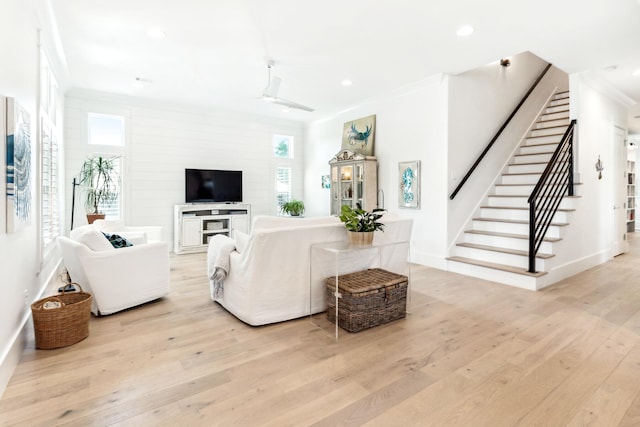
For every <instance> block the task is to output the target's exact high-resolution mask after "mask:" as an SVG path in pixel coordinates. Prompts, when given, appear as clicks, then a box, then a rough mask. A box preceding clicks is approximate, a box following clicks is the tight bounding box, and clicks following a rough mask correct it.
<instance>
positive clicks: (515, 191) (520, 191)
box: [494, 184, 582, 197]
mask: <svg viewBox="0 0 640 427" xmlns="http://www.w3.org/2000/svg"><path fill="white" fill-rule="evenodd" d="M533 187H534V184H524V185H496V186H495V187H494V189H495V191H494V193H495V194H496V195H498V196H525V195H526V196H527V197H529V194H531V192H532V191H533ZM581 189H582V186H581V185H574V186H573V195H574V196H580V190H581Z"/></svg>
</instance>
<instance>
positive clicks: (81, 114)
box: [65, 90, 305, 242]
mask: <svg viewBox="0 0 640 427" xmlns="http://www.w3.org/2000/svg"><path fill="white" fill-rule="evenodd" d="M65 111H66V122H65V143H66V151H65V156H66V173H67V177H69V178H68V181H69V183H67V192H66V194H67V195H68V203H67V207H68V212H67V218H69V217H70V215H71V212H70V207H71V180H72V179H73V177H74V176H77V174H78V171H79V170H80V167H81V164H82V162H83V160H84V159H85V158H86V157H87V156H88V155H90V154H91V153H93V152H101V153H105V154H109V153H112V154H121V155H123V156H124V158H123V163H124V172H123V176H122V180H123V191H124V194H123V206H124V212H123V213H124V218H123V219H124V220H125V222H126V223H128V224H131V225H160V226H162V228H163V239H164V240H166V241H167V242H171V241H172V239H173V206H174V205H176V204H181V203H184V170H185V168H201V169H231V170H242V171H243V187H244V188H243V190H244V191H243V192H244V195H243V196H244V197H243V198H244V201H245V202H246V203H250V204H251V209H252V216H255V215H270V214H275V213H277V212H276V209H275V207H274V206H275V205H274V203H275V202H274V200H275V188H274V186H275V178H274V170H275V165H276V163H275V160H274V158H273V148H272V137H273V135H274V134H280V135H292V136H293V137H294V145H295V155H296V157H295V159H294V161H293V164H292V173H293V185H294V187H293V196H294V197H297V198H302V197H303V191H304V182H303V179H304V178H303V165H304V145H305V144H304V125H303V124H302V123H298V122H295V121H288V120H278V119H274V118H269V117H260V116H252V115H247V114H240V113H235V112H229V111H223V110H215V109H206V108H199V107H195V106H184V105H175V104H170V103H165V102H159V101H150V100H146V99H140V98H133V97H127V96H118V95H111V94H104V93H97V92H89V91H77V90H76V91H72V92H70V93H69V94H68V95H67V97H66V104H65ZM89 112H93V113H104V114H119V115H124V116H125V121H126V122H125V123H126V128H127V135H126V140H127V145H126V147H125V148H124V149H117V148H116V149H113V148H111V149H105V148H96V147H92V146H89V145H88V144H87V113H89ZM76 205H77V206H76V216H75V218H76V221H77V220H78V216H79V215H78V213H82V214H83V213H84V207H83V206H82V204H80V205H78V200H77V199H76ZM80 216H81V215H80ZM76 224H77V223H76Z"/></svg>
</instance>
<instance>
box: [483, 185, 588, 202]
mask: <svg viewBox="0 0 640 427" xmlns="http://www.w3.org/2000/svg"><path fill="white" fill-rule="evenodd" d="M509 185H513V184H509ZM533 185H535V184H531V186H533ZM529 196H530V194H489V197H514V198H515V197H519V198H522V197H524V198H529ZM549 197H553V198H557V197H560V196H549ZM562 197H567V198H570V199H578V198H580V197H582V196H576V195H573V196H562Z"/></svg>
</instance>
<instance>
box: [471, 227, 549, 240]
mask: <svg viewBox="0 0 640 427" xmlns="http://www.w3.org/2000/svg"><path fill="white" fill-rule="evenodd" d="M465 233H468V234H481V235H483V236H494V237H508V238H510V239H520V240H529V236H528V235H526V234H513V233H501V232H498V231H484V230H473V229H472V230H465ZM542 240H543V241H545V242H551V243H554V242H559V241H560V240H562V239H561V238H560V237H545V238H544V239H542Z"/></svg>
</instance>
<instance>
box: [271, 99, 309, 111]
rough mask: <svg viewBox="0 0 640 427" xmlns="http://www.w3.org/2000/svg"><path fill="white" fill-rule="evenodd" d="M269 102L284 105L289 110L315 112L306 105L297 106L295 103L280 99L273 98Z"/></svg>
mask: <svg viewBox="0 0 640 427" xmlns="http://www.w3.org/2000/svg"><path fill="white" fill-rule="evenodd" d="M271 102H273V103H274V104H278V105H284V106H285V107H289V108H296V109H298V110H304V111H315V110H314V109H313V108H311V107H307V106H306V105H302V104H298V103H297V102H293V101H288V100H286V99H282V98H275V99H274V100H272V101H271Z"/></svg>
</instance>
